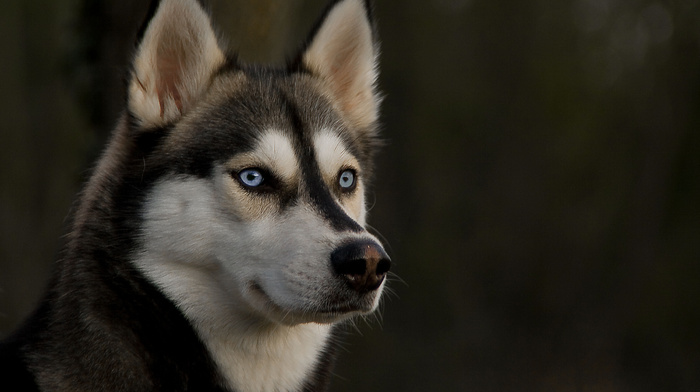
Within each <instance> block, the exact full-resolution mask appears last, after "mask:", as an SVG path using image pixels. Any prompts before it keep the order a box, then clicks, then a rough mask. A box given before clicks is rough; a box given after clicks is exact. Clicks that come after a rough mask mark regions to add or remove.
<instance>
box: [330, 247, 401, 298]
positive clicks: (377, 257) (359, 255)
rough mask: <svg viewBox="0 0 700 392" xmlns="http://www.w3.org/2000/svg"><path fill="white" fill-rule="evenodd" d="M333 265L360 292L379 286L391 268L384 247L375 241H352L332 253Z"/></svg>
mask: <svg viewBox="0 0 700 392" xmlns="http://www.w3.org/2000/svg"><path fill="white" fill-rule="evenodd" d="M331 265H332V267H333V270H334V271H335V273H336V274H338V275H339V276H342V277H343V278H344V279H345V280H346V282H347V283H348V285H349V286H350V287H351V288H352V289H353V290H355V291H357V292H358V293H367V292H370V291H373V290H376V289H378V288H379V286H380V285H381V284H382V282H383V281H384V278H385V277H386V273H387V272H388V271H389V268H391V260H390V259H389V256H387V254H386V252H384V249H383V248H382V247H381V246H379V245H378V244H376V243H375V242H373V241H359V242H351V243H348V244H345V245H342V246H340V247H339V248H337V249H336V250H334V251H333V253H331Z"/></svg>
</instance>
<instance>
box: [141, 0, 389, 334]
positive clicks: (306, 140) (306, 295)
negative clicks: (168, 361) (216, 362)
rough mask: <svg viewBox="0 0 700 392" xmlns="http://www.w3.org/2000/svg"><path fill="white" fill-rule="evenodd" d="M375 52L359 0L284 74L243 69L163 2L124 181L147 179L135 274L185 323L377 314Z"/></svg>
mask: <svg viewBox="0 0 700 392" xmlns="http://www.w3.org/2000/svg"><path fill="white" fill-rule="evenodd" d="M377 55H378V47H377V42H376V39H375V34H374V28H373V24H372V19H371V10H370V9H369V7H368V4H367V3H366V2H365V1H363V0H341V1H337V2H334V3H333V4H332V5H331V6H330V7H329V9H328V10H327V12H326V13H325V15H324V17H323V18H322V20H321V21H320V23H319V24H318V25H317V27H316V28H315V29H314V30H313V32H312V34H311V36H310V39H309V40H308V42H307V44H306V45H305V46H304V48H303V49H302V50H301V51H300V53H299V55H298V56H297V58H296V59H295V60H294V61H292V62H290V64H289V65H288V66H287V67H286V68H273V67H261V66H247V65H244V64H240V63H239V62H238V61H236V60H235V59H234V58H233V57H232V56H227V55H226V54H225V52H224V51H222V49H221V48H220V47H219V44H218V42H217V39H216V36H215V34H214V32H213V30H212V27H211V24H210V20H209V18H208V16H207V14H206V13H205V12H204V11H203V10H202V9H201V7H200V6H199V5H198V4H197V3H196V2H195V1H193V0H163V1H162V2H161V4H160V5H159V7H158V9H157V11H156V12H155V15H154V16H153V18H152V20H151V21H150V23H149V25H148V27H147V29H146V30H145V33H144V37H143V40H142V42H141V43H140V46H139V48H138V50H137V53H136V56H135V60H134V63H133V71H132V75H131V79H130V82H129V86H128V114H129V118H130V119H131V121H130V123H131V124H132V126H131V128H132V131H131V136H130V137H131V138H133V139H134V144H136V145H140V146H141V147H139V149H140V151H141V152H142V154H141V156H140V158H141V159H142V160H143V172H142V173H141V175H140V177H139V176H138V175H136V174H135V175H134V177H135V178H138V181H140V182H141V183H144V182H150V185H149V186H148V191H147V192H146V193H145V196H144V198H143V204H142V208H141V209H140V210H139V211H140V214H141V219H142V221H143V224H142V229H141V230H140V233H139V241H138V242H139V251H138V252H136V256H135V261H134V263H135V265H136V266H137V267H138V268H139V269H140V270H141V271H143V272H144V273H145V274H146V276H147V277H149V278H150V279H151V280H152V281H154V282H155V283H156V284H157V285H158V286H159V287H161V288H162V289H163V290H164V291H165V292H166V293H167V294H168V295H169V296H170V297H171V298H173V299H174V301H175V302H176V303H177V304H178V305H179V306H180V307H181V308H183V309H184V310H185V313H186V314H189V315H190V316H191V317H195V318H197V317H199V316H201V317H207V316H205V314H212V312H214V313H217V314H228V313H231V314H237V315H239V316H246V317H247V318H248V319H251V320H253V319H256V318H258V319H264V320H271V321H273V322H276V323H283V324H298V323H306V322H324V323H325V322H334V321H338V320H341V319H344V318H347V317H350V316H353V315H357V314H365V313H368V312H371V311H373V310H374V309H375V308H376V307H377V304H378V301H379V298H380V295H381V292H382V289H383V286H384V283H385V276H386V274H387V272H388V270H389V267H390V261H389V258H388V256H387V255H386V253H385V251H384V249H383V248H382V246H381V245H380V242H379V241H378V240H377V238H375V237H374V236H373V235H371V234H370V233H368V232H367V230H366V229H365V224H366V223H365V220H366V214H367V210H366V205H365V191H366V187H367V181H368V177H369V175H370V171H371V157H372V152H373V150H374V148H375V145H376V137H377V118H378V106H379V101H380V99H379V96H378V93H377V91H376V88H375V82H376V78H377V67H376V62H377ZM139 162H140V161H139ZM192 315H194V316H192ZM197 315H199V316H197Z"/></svg>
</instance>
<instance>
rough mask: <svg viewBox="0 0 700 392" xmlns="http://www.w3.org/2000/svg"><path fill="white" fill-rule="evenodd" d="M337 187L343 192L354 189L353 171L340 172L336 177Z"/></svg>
mask: <svg viewBox="0 0 700 392" xmlns="http://www.w3.org/2000/svg"><path fill="white" fill-rule="evenodd" d="M338 185H340V188H342V189H343V190H344V191H349V190H352V189H353V188H354V187H355V171H354V170H351V169H346V170H343V171H341V172H340V175H339V176H338Z"/></svg>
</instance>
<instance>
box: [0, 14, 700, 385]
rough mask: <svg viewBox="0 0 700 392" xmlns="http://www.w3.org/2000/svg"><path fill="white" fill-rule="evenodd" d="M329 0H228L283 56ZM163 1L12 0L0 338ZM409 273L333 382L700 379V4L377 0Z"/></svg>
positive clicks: (355, 334)
mask: <svg viewBox="0 0 700 392" xmlns="http://www.w3.org/2000/svg"><path fill="white" fill-rule="evenodd" d="M323 3H324V2H323V1H318V0H314V1H304V2H301V1H290V0H256V1H241V0H235V1H234V0H218V1H213V2H212V8H213V11H214V15H215V19H216V21H217V23H218V25H219V26H220V27H221V31H222V33H223V35H225V36H227V37H228V38H229V45H230V46H231V47H232V48H235V49H237V50H239V51H240V53H241V57H242V58H243V59H247V60H251V61H275V62H281V61H282V60H283V59H284V56H285V55H289V54H291V53H292V52H293V50H294V48H295V47H296V46H297V44H298V43H299V42H300V40H301V39H302V38H303V37H304V36H305V32H306V30H308V29H309V28H310V26H311V25H312V23H313V21H314V19H315V18H316V16H317V15H318V14H319V12H320V10H321V9H322V8H323ZM145 8H146V2H142V1H137V0H134V1H129V2H126V1H117V0H114V1H101V0H4V1H3V2H2V3H0V49H1V50H2V55H0V113H2V117H1V118H0V130H1V134H0V141H1V142H0V336H5V335H6V334H7V333H8V332H9V331H10V330H11V329H12V328H13V327H14V326H16V325H17V323H18V322H19V320H20V319H21V318H23V317H24V316H25V315H26V314H27V313H28V312H29V310H30V309H31V308H32V306H33V305H34V304H35V301H36V300H37V297H38V296H39V294H40V292H41V290H42V288H43V285H44V284H45V281H46V279H47V274H48V270H49V267H50V265H51V263H52V261H53V260H54V259H55V257H56V254H57V253H58V251H59V249H60V246H61V238H60V236H61V234H62V233H64V232H65V227H64V226H65V223H64V222H65V217H66V216H67V215H68V213H69V209H70V205H71V202H72V200H73V197H74V194H75V193H76V192H77V190H78V189H79V187H80V185H81V183H82V182H83V181H84V180H85V178H86V176H87V175H88V173H89V170H88V168H89V167H90V164H91V162H92V161H93V160H94V158H95V157H96V156H97V154H98V153H99V151H100V150H101V148H102V146H103V143H104V141H105V138H106V136H107V134H108V132H109V130H110V128H111V126H112V123H113V122H114V121H115V119H116V118H117V116H118V114H119V111H120V110H121V105H122V103H123V100H124V98H123V79H124V76H125V69H126V66H127V63H128V59H129V55H130V54H131V51H132V49H133V40H134V38H135V35H136V30H137V28H138V26H139V24H140V22H141V19H142V17H143V15H144V14H145ZM377 17H378V20H379V27H380V35H381V39H382V41H383V45H382V49H383V53H382V58H381V69H382V77H381V87H382V89H383V91H384V92H385V93H386V100H385V102H384V119H385V121H384V124H385V125H384V135H385V137H386V140H387V146H386V147H385V148H384V149H383V152H382V153H381V154H380V156H379V168H378V169H379V170H378V171H377V178H376V181H375V183H374V189H373V192H372V194H371V195H370V200H371V203H372V206H373V208H372V210H371V223H372V225H373V226H374V227H376V228H377V230H379V231H380V232H381V233H382V234H383V235H384V236H385V237H386V240H387V241H388V243H389V247H390V251H391V255H392V257H393V259H394V260H395V265H394V271H395V272H396V274H397V275H398V276H397V277H395V279H393V281H392V282H391V289H392V291H393V293H394V294H393V295H389V296H388V297H387V300H386V301H385V303H384V306H383V311H382V313H381V314H382V316H381V317H380V318H379V319H376V320H375V318H374V317H370V318H368V319H367V320H366V321H363V320H360V321H358V322H357V323H356V326H357V331H353V329H352V328H350V332H351V334H350V335H349V337H348V339H347V341H346V344H345V347H346V349H347V352H346V353H344V355H343V356H342V358H341V361H340V363H339V366H338V369H337V372H336V373H337V375H338V377H336V379H335V381H334V385H333V386H334V387H333V390H334V391H359V390H362V391H582V390H584V391H589V390H590V391H594V390H595V391H698V390H700V337H699V332H700V2H699V1H698V0H675V1H670V0H669V1H651V0H638V1H635V0H550V1H545V0H530V1H505V0H430V1H427V0H404V1H401V2H390V1H388V0H383V1H382V0H380V1H378V2H377Z"/></svg>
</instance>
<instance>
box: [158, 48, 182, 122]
mask: <svg viewBox="0 0 700 392" xmlns="http://www.w3.org/2000/svg"><path fill="white" fill-rule="evenodd" d="M173 58H174V56H168V55H162V56H159V57H158V60H157V61H158V65H157V67H158V69H159V72H160V75H158V82H157V84H156V93H157V94H158V101H159V103H160V116H161V117H163V115H164V114H165V100H166V99H167V98H168V96H170V97H172V99H173V101H174V102H175V106H177V109H178V110H179V111H180V113H181V114H182V112H183V110H182V96H181V94H180V90H179V89H178V82H179V81H180V79H179V78H180V77H181V72H183V70H182V65H181V64H180V63H179V61H177V60H176V59H175V60H174V59H173Z"/></svg>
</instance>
